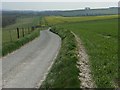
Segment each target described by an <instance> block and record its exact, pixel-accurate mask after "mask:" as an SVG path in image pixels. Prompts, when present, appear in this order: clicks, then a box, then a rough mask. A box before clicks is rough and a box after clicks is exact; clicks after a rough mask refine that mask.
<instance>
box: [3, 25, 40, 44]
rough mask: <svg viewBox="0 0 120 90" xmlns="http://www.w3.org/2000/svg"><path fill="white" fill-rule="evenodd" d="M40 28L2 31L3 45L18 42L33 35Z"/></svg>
mask: <svg viewBox="0 0 120 90" xmlns="http://www.w3.org/2000/svg"><path fill="white" fill-rule="evenodd" d="M36 28H38V27H34V26H32V27H28V28H16V29H13V30H3V31H2V41H3V44H5V43H9V42H13V41H16V40H18V39H20V38H22V37H25V36H26V35H28V34H30V33H32V32H33V31H34V30H35V29H36Z"/></svg>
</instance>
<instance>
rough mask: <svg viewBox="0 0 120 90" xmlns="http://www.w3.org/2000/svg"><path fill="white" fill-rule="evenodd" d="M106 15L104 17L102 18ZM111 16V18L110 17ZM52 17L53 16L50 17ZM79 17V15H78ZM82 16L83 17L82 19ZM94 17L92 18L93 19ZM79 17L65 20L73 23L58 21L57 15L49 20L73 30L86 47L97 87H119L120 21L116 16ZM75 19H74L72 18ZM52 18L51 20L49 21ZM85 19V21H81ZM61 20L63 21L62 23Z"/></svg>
mask: <svg viewBox="0 0 120 90" xmlns="http://www.w3.org/2000/svg"><path fill="white" fill-rule="evenodd" d="M101 17H104V18H101ZM108 17H109V18H108ZM50 18H51V17H50ZM52 18H54V17H52ZM77 18H78V17H77ZM80 18H82V19H80ZM91 18H92V19H91ZM91 18H90V19H89V18H88V17H84V19H83V17H79V20H75V19H74V18H71V20H70V21H69V19H68V18H67V17H66V18H65V17H64V20H67V22H71V21H73V22H72V23H65V22H64V21H63V22H62V20H63V19H61V20H60V21H57V20H58V19H56V17H55V18H54V19H52V20H54V21H52V20H50V19H49V17H48V19H47V22H49V23H52V22H53V23H52V24H54V23H55V22H56V23H57V24H58V25H57V26H59V27H62V28H65V29H68V30H72V31H73V32H74V33H75V34H76V35H77V36H78V37H80V39H81V40H82V43H83V45H84V46H85V48H86V51H87V54H88V55H89V59H90V66H91V70H92V76H93V79H94V80H95V82H96V85H97V87H99V88H101V87H102V88H103V87H107V88H110V87H117V79H118V56H117V55H118V54H117V52H118V21H117V17H116V16H96V17H93V16H92V17H91ZM59 19H60V18H59ZM72 19H73V20H72ZM49 20H50V21H49ZM81 21H84V22H81ZM59 22H61V23H63V24H60V23H59Z"/></svg>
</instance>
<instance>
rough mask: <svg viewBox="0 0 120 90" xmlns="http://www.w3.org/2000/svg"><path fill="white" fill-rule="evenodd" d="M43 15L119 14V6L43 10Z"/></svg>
mask: <svg viewBox="0 0 120 90" xmlns="http://www.w3.org/2000/svg"><path fill="white" fill-rule="evenodd" d="M39 14H41V15H61V16H96V15H111V14H118V7H111V8H104V9H90V8H86V9H82V10H70V11H43V12H40V13H39Z"/></svg>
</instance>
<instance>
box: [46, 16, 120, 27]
mask: <svg viewBox="0 0 120 90" xmlns="http://www.w3.org/2000/svg"><path fill="white" fill-rule="evenodd" d="M117 17H118V15H108V16H107V15H106V16H81V17H62V16H49V17H45V19H46V20H47V22H48V23H49V25H55V24H62V23H72V22H81V21H90V20H102V19H111V18H117Z"/></svg>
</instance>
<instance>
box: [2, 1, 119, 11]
mask: <svg viewBox="0 0 120 90" xmlns="http://www.w3.org/2000/svg"><path fill="white" fill-rule="evenodd" d="M2 1H3V0H2ZM9 1H11V2H8V1H7V0H5V1H4V2H2V9H3V10H74V9H83V8H85V7H90V8H105V7H117V6H118V2H117V0H116V1H114V0H113V1H111V2H110V1H107V0H100V1H102V2H95V1H91V2H90V0H89V2H47V1H46V2H37V1H36V2H33V1H35V0H29V2H28V1H26V2H14V0H9ZM16 1H17V0H16ZM18 1H19V0H18ZM21 1H22V0H21ZM24 1H25V0H24ZM30 1H31V2H30ZM72 1H74V0H72Z"/></svg>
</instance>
